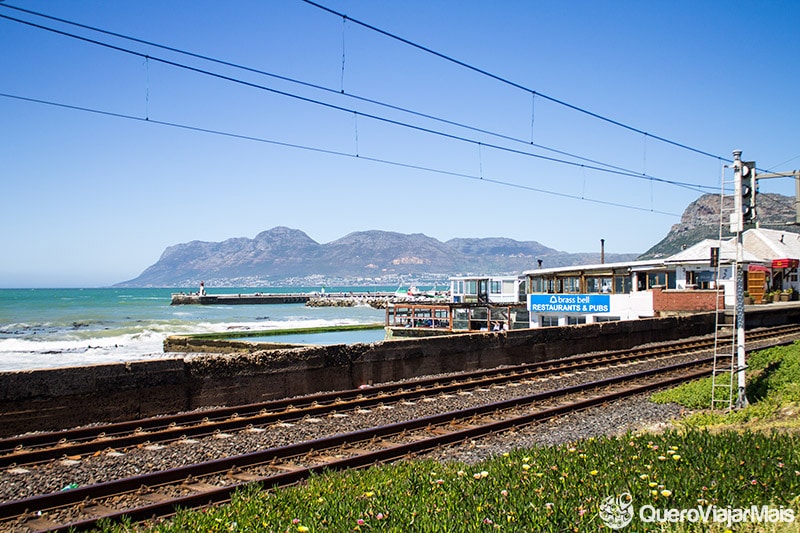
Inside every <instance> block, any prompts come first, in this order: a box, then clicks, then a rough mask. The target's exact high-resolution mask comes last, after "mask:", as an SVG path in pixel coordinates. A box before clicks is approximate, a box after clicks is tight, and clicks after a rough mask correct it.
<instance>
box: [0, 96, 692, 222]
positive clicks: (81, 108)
mask: <svg viewBox="0 0 800 533" xmlns="http://www.w3.org/2000/svg"><path fill="white" fill-rule="evenodd" d="M0 97H3V98H10V99H13V100H20V101H24V102H31V103H36V104H42V105H48V106H53V107H59V108H62V109H70V110H73V111H81V112H85V113H92V114H96V115H102V116H108V117H114V118H121V119H126V120H132V121H136V122H143V123H147V124H157V125H160V126H168V127H171V128H177V129H182V130H187V131H194V132H198V133H207V134H212V135H219V136H223V137H230V138H234V139H242V140H247V141H254V142H260V143H265V144H271V145H275V146H281V147H286V148H295V149H299V150H306V151H310V152H316V153H321V154H327V155H334V156H340V157H348V158H352V159H359V160H363V161H370V162H373V163H380V164H385V165H392V166H396V167H401V168H407V169H412V170H420V171H424V172H431V173H435V174H442V175H446V176H453V177H457V178H465V179H470V180H475V181H482V182H486V183H493V184H495V185H502V186H505V187H513V188H516V189H523V190H527V191H532V192H539V193H542V194H549V195H552V196H558V197H561V198H570V199H574V200H583V201H586V202H591V203H596V204H601V205H608V206H613V207H621V208H625V209H631V210H634V211H644V212H647V213H654V214H659V215H668V216H673V217H679V216H680V215H679V214H677V213H670V212H667V211H659V210H655V209H646V208H644V207H640V206H635V205H628V204H621V203H616V202H609V201H605V200H598V199H594V198H585V197H582V196H577V195H572V194H567V193H561V192H557V191H550V190H547V189H541V188H537V187H531V186H529V185H521V184H519V183H513V182H510V181H504V180H500V179H496V178H487V177H485V176H475V175H472V174H465V173H461V172H454V171H450V170H443V169H436V168H432V167H425V166H422V165H414V164H410V163H402V162H398V161H392V160H390V159H383V158H377V157H369V156H363V155H358V154H351V153H347V152H341V151H338V150H330V149H327V148H319V147H314V146H306V145H302V144H295V143H288V142H284V141H276V140H274V139H265V138H262V137H255V136H252V135H243V134H239V133H231V132H225V131H221V130H214V129H210V128H201V127H198V126H189V125H187V124H180V123H177V122H169V121H164V120H156V119H153V118H142V117H137V116H135V115H128V114H124V113H117V112H113V111H104V110H100V109H93V108H90V107H85V106H76V105H71V104H65V103H61V102H53V101H49V100H42V99H38V98H28V97H25V96H19V95H14V94H7V93H0Z"/></svg>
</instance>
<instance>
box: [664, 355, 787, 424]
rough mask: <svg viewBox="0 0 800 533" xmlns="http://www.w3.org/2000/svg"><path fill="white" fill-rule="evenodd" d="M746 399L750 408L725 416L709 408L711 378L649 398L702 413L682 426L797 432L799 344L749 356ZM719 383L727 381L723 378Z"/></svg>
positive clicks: (692, 416)
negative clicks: (723, 380)
mask: <svg viewBox="0 0 800 533" xmlns="http://www.w3.org/2000/svg"><path fill="white" fill-rule="evenodd" d="M747 365H748V368H747V385H746V389H745V390H746V395H747V398H748V401H749V402H750V405H749V406H748V407H746V408H744V409H740V410H737V411H732V412H730V413H724V412H721V411H710V410H708V409H709V407H710V406H711V378H704V379H700V380H696V381H694V382H692V383H687V384H685V385H681V386H679V387H675V388H673V389H669V390H665V391H662V392H658V393H656V394H654V395H653V396H652V399H653V401H655V402H659V403H669V402H674V403H678V404H680V405H683V406H685V407H688V408H690V409H702V410H703V411H701V412H698V413H694V414H692V415H690V416H688V417H686V418H685V419H683V421H682V423H683V424H686V425H688V426H690V427H709V426H721V427H731V428H733V427H736V428H739V429H751V430H758V431H761V430H764V429H781V430H795V431H800V421H799V420H798V417H797V413H798V410H800V344H799V343H797V342H795V343H793V344H791V345H788V346H776V347H774V348H768V349H766V350H760V351H757V352H753V353H750V354H748V357H747ZM719 379H729V378H728V377H727V375H726V376H722V377H720V378H719Z"/></svg>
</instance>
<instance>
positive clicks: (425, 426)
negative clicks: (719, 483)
mask: <svg viewBox="0 0 800 533" xmlns="http://www.w3.org/2000/svg"><path fill="white" fill-rule="evenodd" d="M711 361H712V359H711V358H703V359H701V360H696V361H689V362H683V363H679V364H676V365H670V366H666V367H659V368H655V369H651V370H647V371H645V372H637V373H633V374H625V375H622V376H616V377H614V378H609V379H604V380H599V381H593V382H589V383H583V384H580V385H575V386H572V387H568V388H563V389H553V390H550V391H545V392H542V393H538V394H534V395H530V396H524V397H519V398H514V399H512V400H507V401H504V402H498V403H492V404H486V405H482V406H478V407H472V408H468V409H463V410H459V411H451V412H446V413H441V414H437V415H433V416H428V417H423V418H419V419H414V420H407V421H404V422H400V423H395V424H388V425H383V426H377V427H374V428H369V429H365V430H361V431H356V432H351V433H345V434H339V435H333V436H330V437H325V438H321V439H316V440H310V441H304V442H299V443H296V444H292V445H288V446H283V447H279V448H271V449H267V450H261V451H257V452H253V453H249V454H244V455H238V456H231V457H226V458H223V459H217V460H213V461H207V462H204V463H199V464H192V465H188V466H184V467H178V468H172V469H169V470H164V471H158V472H152V473H149V474H144V475H141V476H134V477H129V478H124V479H119V480H115V481H110V482H106V483H99V484H95V485H89V486H85V487H78V488H75V489H72V490H67V491H59V492H55V493H49V494H43V495H39V496H34V497H31V498H26V499H23V500H15V501H10V502H4V503H0V528H2V529H3V530H8V531H61V530H63V531H66V530H68V529H70V528H72V529H73V530H76V531H84V530H87V529H91V528H93V527H96V526H97V523H98V521H99V520H103V519H105V520H112V521H113V520H120V519H122V517H123V516H127V517H128V518H130V519H132V520H135V521H142V520H147V519H151V518H153V517H163V516H170V515H171V514H174V512H176V510H177V509H179V508H190V507H199V506H204V505H209V504H213V503H220V502H225V501H228V500H229V499H230V497H231V495H232V494H233V492H234V491H235V490H237V489H239V488H241V487H243V486H244V485H246V484H252V483H258V484H260V485H261V486H263V487H266V488H269V487H276V486H285V485H289V484H293V483H296V482H298V481H300V480H302V479H304V478H305V477H307V476H308V475H310V474H311V472H313V471H320V470H322V469H328V470H342V469H349V468H361V467H366V466H369V465H373V464H376V463H381V462H386V461H392V460H396V459H401V458H403V457H406V456H408V455H410V454H415V453H420V452H424V451H426V450H430V449H433V448H435V447H438V446H443V445H446V444H452V443H454V442H459V441H463V440H468V439H474V438H477V437H480V436H485V435H488V434H492V433H496V432H500V431H505V430H508V429H510V428H514V427H518V426H522V425H526V424H531V423H533V422H536V421H540V420H544V419H547V418H550V417H553V416H558V415H560V414H564V413H569V412H574V411H576V410H581V409H586V408H588V407H591V406H593V405H599V404H602V403H606V402H609V401H613V400H616V399H619V398H623V397H627V396H631V395H635V394H641V393H643V392H646V391H650V390H654V389H658V388H663V387H667V386H670V385H674V384H677V383H680V382H683V381H686V380H691V379H695V378H698V377H702V376H705V375H708V374H709V373H710V371H711Z"/></svg>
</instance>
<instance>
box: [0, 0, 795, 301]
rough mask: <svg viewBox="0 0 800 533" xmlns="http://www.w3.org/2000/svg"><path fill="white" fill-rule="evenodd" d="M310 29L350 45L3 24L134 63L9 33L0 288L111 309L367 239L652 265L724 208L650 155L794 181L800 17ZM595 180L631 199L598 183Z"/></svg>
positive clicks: (100, 19)
mask: <svg viewBox="0 0 800 533" xmlns="http://www.w3.org/2000/svg"><path fill="white" fill-rule="evenodd" d="M320 3H322V4H324V5H325V6H327V7H329V8H330V9H332V10H335V11H337V12H340V13H344V14H346V15H347V16H348V17H349V19H347V20H344V21H343V19H342V18H341V17H338V16H336V15H332V14H330V13H327V12H325V11H323V10H321V9H319V8H317V7H314V6H312V5H309V4H307V3H305V2H302V1H301V0H283V1H255V0H253V1H243V0H234V1H231V2H224V3H220V2H207V1H201V0H198V1H193V2H185V1H172V0H167V1H155V0H143V1H142V0H140V1H137V2H133V1H127V0H117V1H114V2H106V1H99V0H98V1H92V0H81V1H62V2H49V1H37V0H5V1H4V2H2V3H0V15H5V16H9V17H14V18H18V19H23V20H26V21H31V22H35V23H37V24H42V25H46V26H48V27H52V28H57V29H59V30H62V31H66V32H69V33H74V34H78V35H82V36H85V37H88V38H91V39H95V40H99V41H103V42H106V43H109V44H112V45H114V46H117V47H121V48H124V49H127V50H130V51H133V52H136V53H137V54H139V55H133V54H130V53H126V52H121V51H117V50H112V49H108V48H105V47H101V46H98V45H96V44H90V43H87V42H83V41H80V40H77V39H75V38H71V37H66V36H62V35H56V34H53V33H50V32H47V31H45V30H42V29H38V28H33V27H30V26H26V25H24V24H21V23H19V22H14V21H10V20H7V19H0V48H1V49H2V50H4V53H3V54H2V55H0V73H2V74H0V93H2V94H3V95H4V96H0V125H1V126H2V127H0V180H2V191H3V192H2V194H1V195H0V224H2V228H3V231H2V233H0V250H2V257H3V260H2V261H0V287H47V286H51V287H53V286H57V287H73V286H87V287H89V286H105V285H110V284H113V283H116V282H120V281H124V280H128V279H131V278H134V277H136V276H137V275H138V274H139V273H141V271H142V270H144V269H145V268H146V267H148V266H149V265H151V264H153V263H154V262H156V261H157V260H158V258H159V256H160V254H161V253H162V251H163V250H164V249H165V248H166V247H167V246H170V245H173V244H177V243H181V242H188V241H192V240H203V241H222V240H225V239H228V238H232V237H249V238H252V237H254V236H255V235H256V234H257V233H259V232H261V231H263V230H266V229H269V228H272V227H274V226H289V227H292V228H297V229H301V230H303V231H305V232H306V233H307V234H308V235H309V236H310V237H312V238H313V239H315V240H316V241H318V242H321V243H323V242H330V241H332V240H335V239H337V238H340V237H343V236H344V235H346V234H348V233H350V232H353V231H361V230H368V229H381V230H388V231H397V232H402V233H424V234H426V235H429V236H431V237H435V238H437V239H440V240H443V241H444V240H447V239H450V238H453V237H497V236H505V237H510V238H513V239H517V240H534V241H538V242H540V243H542V244H544V245H546V246H550V247H552V248H556V249H559V250H564V251H569V252H585V251H596V250H599V241H600V239H605V243H606V251H607V252H643V251H645V250H646V249H647V248H649V247H650V246H651V245H653V244H655V243H656V242H658V241H659V240H660V239H661V238H663V237H664V236H665V235H666V233H667V232H668V231H669V228H670V226H671V225H672V224H675V223H677V222H678V221H679V217H680V214H681V213H682V212H683V210H684V208H685V207H686V206H687V205H688V204H689V203H690V202H691V201H693V200H695V199H696V198H697V197H698V196H699V195H700V194H701V193H702V192H703V191H713V190H715V189H716V190H718V187H719V182H720V174H721V167H722V161H720V160H718V159H717V158H715V157H709V156H706V155H701V154H698V153H696V152H692V151H690V150H687V149H684V148H680V147H675V146H672V145H669V144H666V143H663V142H660V141H658V140H657V139H656V138H655V137H663V138H666V139H669V140H671V141H674V142H677V143H680V144H682V145H685V146H688V147H691V148H694V149H697V150H700V151H702V152H706V153H708V154H712V155H713V156H720V157H722V158H730V157H731V152H732V150H734V149H741V150H743V151H744V154H743V157H744V159H745V160H756V162H757V164H758V167H759V168H760V169H763V170H774V171H786V170H792V169H794V168H798V167H800V143H798V139H799V138H800V134H798V131H797V125H798V124H799V123H800V105H798V99H797V94H798V87H800V54H798V51H800V34H798V33H797V21H798V20H800V3H797V2H736V1H734V2H722V1H719V2H710V1H691V2H690V1H677V2H640V1H630V2H626V1H619V2H617V1H609V2H594V1H586V2H580V1H578V2H542V1H499V2H477V1H464V0H460V1H455V0H454V1H450V0H442V1H435V0H434V1H430V0H427V1H424V2H423V1H417V0H407V1H404V2H379V1H354V0H320ZM8 6H16V7H21V8H25V9H28V10H32V11H35V12H39V13H43V14H47V15H50V16H53V17H58V18H62V19H66V20H69V21H72V22H77V23H80V24H84V25H88V26H92V27H96V28H100V29H103V30H107V31H111V32H116V33H120V34H124V35H126V36H130V37H135V38H138V39H142V40H146V41H151V42H153V43H156V44H160V45H165V46H169V47H173V48H178V49H181V50H184V51H189V52H192V53H195V54H201V55H205V56H210V57H213V58H216V59H220V60H224V61H227V62H230V63H235V64H238V65H242V66H246V67H249V68H251V69H257V70H261V71H266V72H269V73H272V74H275V75H278V76H282V77H285V78H291V79H295V80H299V81H301V82H304V83H308V84H313V85H318V86H322V87H325V88H327V89H329V90H328V91H322V90H319V89H314V88H310V87H308V86H301V85H297V84H294V83H290V82H288V81H283V80H280V79H276V78H274V77H267V76H263V75H259V74H255V73H252V72H246V71H242V70H237V69H234V68H232V67H226V66H221V65H219V64H213V63H209V62H206V61H202V60H200V59H196V58H191V57H187V56H185V55H180V54H177V53H175V52H170V51H165V50H163V49H158V48H155V47H152V46H147V45H144V44H140V43H135V42H130V41H126V40H123V39H120V38H115V37H110V36H108V35H102V34H99V33H96V32H92V31H89V30H86V29H81V28H76V27H74V26H70V25H67V24H64V23H59V22H54V21H52V20H47V19H43V18H41V17H38V16H34V15H30V14H26V13H21V12H19V11H16V10H14V9H10V8H9V7H8ZM351 19H354V20H355V21H359V22H364V23H367V24H369V25H371V26H374V27H376V28H379V29H381V30H384V31H386V32H389V33H392V34H395V35H397V36H400V37H403V38H404V39H407V40H408V41H412V42H414V43H417V44H419V45H422V46H424V47H426V48H429V49H431V50H435V51H436V52H439V53H441V54H444V55H446V56H449V57H452V58H454V59H457V60H459V61H461V62H463V63H467V64H469V65H472V66H474V67H477V68H478V69H481V70H484V71H487V72H489V73H492V74H494V75H495V76H497V77H500V78H503V79H506V80H508V81H511V82H513V83H514V84H516V85H518V86H521V87H523V88H524V89H527V90H524V89H520V88H517V87H513V86H511V85H509V84H505V83H502V82H500V81H497V80H496V79H492V78H490V77H487V76H485V75H482V74H479V73H476V72H474V71H471V70H469V69H466V68H464V67H462V66H459V65H456V64H454V63H452V62H448V61H445V60H443V59H442V58H439V57H436V56H434V55H431V54H429V53H426V52H424V51H421V50H419V49H416V48H414V47H411V46H409V45H407V44H403V43H401V42H399V41H397V40H394V39H391V38H389V37H387V36H385V35H381V34H380V33H377V32H375V31H372V30H370V29H368V28H365V27H363V26H361V25H359V24H357V23H356V22H355V21H354V20H351ZM143 56H147V57H143ZM165 61H170V62H174V63H179V64H181V65H185V66H190V67H192V68H197V69H202V70H207V71H210V72H214V73H216V74H218V75H219V76H226V77H229V78H235V79H236V80H240V81H245V82H247V83H249V84H253V85H257V86H259V87H258V88H256V87H252V86H247V85H243V84H241V83H235V82H232V81H230V80H225V79H221V78H220V77H213V76H209V75H205V74H201V73H198V72H193V71H190V70H187V69H186V68H180V67H176V66H173V65H169V64H166V63H165ZM266 89H271V90H266ZM277 91H280V92H284V93H288V94H290V95H294V96H299V97H302V98H305V99H307V100H302V99H299V98H296V97H291V96H286V95H282V94H279V92H277ZM530 91H535V92H537V93H539V94H538V95H536V96H533V95H532V94H531V92H530ZM342 93H344V94H342ZM351 95H355V96H358V97H361V98H365V99H371V100H375V101H378V102H381V103H385V104H390V105H392V106H396V107H399V108H404V109H408V110H411V111H414V112H416V113H422V114H426V115H430V116H435V117H437V118H441V119H445V120H447V121H450V122H451V123H456V124H457V125H454V124H446V123H443V122H440V121H434V120H431V119H425V118H421V117H419V116H414V115H410V114H408V113H404V112H401V111H398V110H396V109H390V108H387V107H385V106H380V105H377V104H373V103H368V102H365V101H364V100H359V99H354V98H352V97H351ZM541 95H545V97H543V96H541ZM547 97H550V98H553V99H556V100H559V101H561V102H565V103H567V104H569V105H571V106H575V107H578V108H581V109H585V110H588V111H590V112H592V113H594V114H597V115H601V116H603V117H607V118H610V119H613V120H614V121H617V122H619V123H622V124H625V125H627V126H630V127H632V128H635V129H636V130H639V131H643V132H647V134H648V135H643V134H641V133H637V132H635V131H630V130H628V129H624V128H620V127H617V126H614V125H612V124H609V123H608V122H604V121H601V120H598V119H596V118H593V117H590V116H588V115H587V114H585V113H580V112H576V111H574V110H572V109H570V108H568V107H567V106H563V105H560V104H558V103H555V102H553V101H551V100H550V99H548V98H547ZM20 98H25V99H34V100H41V101H44V102H51V103H55V104H61V105H67V106H74V107H80V108H85V109H92V110H97V111H101V112H104V113H114V114H117V115H124V116H126V117H132V118H120V117H115V116H109V115H107V114H97V113H91V112H89V111H85V110H84V111H80V110H75V109H70V108H65V107H56V106H52V105H47V104H43V103H36V102H31V101H28V100H22V99H20ZM308 100H313V101H316V102H322V103H324V104H325V105H321V104H319V103H314V102H311V101H308ZM368 115H372V116H375V117H380V118H381V119H382V120H377V119H375V118H371V117H370V116H368ZM165 123H168V124H171V125H165ZM460 125H466V126H469V127H470V128H473V129H467V128H464V127H461V126H460ZM408 126H412V127H408ZM187 127H188V128H199V129H205V130H214V131H216V132H220V133H223V134H224V135H220V134H211V133H203V132H199V131H196V130H191V129H187ZM422 130H432V131H434V132H437V133H431V132H425V131H422ZM477 130H482V131H477ZM231 135H238V136H245V137H250V138H251V139H242V138H239V137H233V136H231ZM531 142H532V143H535V145H538V146H534V145H531ZM289 145H293V146H289ZM539 146H544V147H547V148H552V149H555V150H559V151H561V152H564V153H568V154H571V155H569V156H567V155H563V154H558V153H555V152H552V151H547V150H545V149H543V148H540V147H539ZM530 154H533V155H530ZM542 155H544V156H548V157H554V158H557V159H562V160H566V161H571V162H573V163H577V165H575V164H573V165H568V164H564V163H559V162H553V161H547V160H544V159H542V158H541V157H537V156H542ZM573 156H578V157H581V158H585V159H576V158H575V157H573ZM587 160H592V161H594V162H593V163H590V162H587ZM581 163H583V164H584V165H585V166H583V167H581V166H580V164H581ZM608 165H613V166H614V167H618V168H621V169H625V171H630V172H631V173H633V174H638V176H629V175H619V174H615V173H609V172H600V171H597V170H594V168H593V167H603V168H609V167H608ZM670 182H672V183H670ZM685 184H692V185H694V186H686V185H685ZM761 191H762V192H779V193H782V194H787V195H788V194H794V184H793V182H791V181H790V180H770V181H769V182H764V183H763V184H762V186H761Z"/></svg>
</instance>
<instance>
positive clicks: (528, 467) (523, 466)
mask: <svg viewBox="0 0 800 533" xmlns="http://www.w3.org/2000/svg"><path fill="white" fill-rule="evenodd" d="M522 469H523V470H530V469H531V465H529V464H528V463H525V464H524V465H522Z"/></svg>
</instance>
